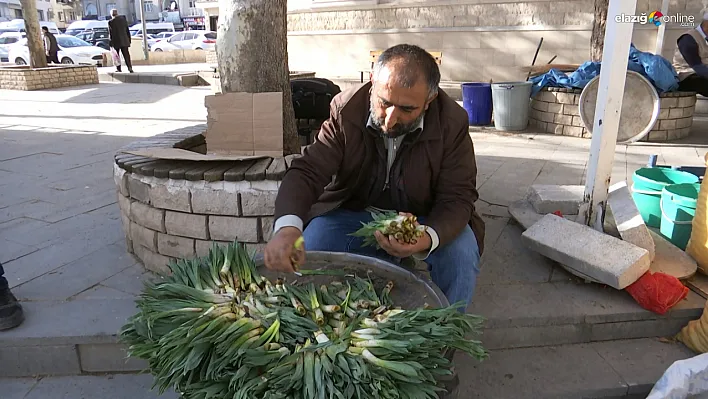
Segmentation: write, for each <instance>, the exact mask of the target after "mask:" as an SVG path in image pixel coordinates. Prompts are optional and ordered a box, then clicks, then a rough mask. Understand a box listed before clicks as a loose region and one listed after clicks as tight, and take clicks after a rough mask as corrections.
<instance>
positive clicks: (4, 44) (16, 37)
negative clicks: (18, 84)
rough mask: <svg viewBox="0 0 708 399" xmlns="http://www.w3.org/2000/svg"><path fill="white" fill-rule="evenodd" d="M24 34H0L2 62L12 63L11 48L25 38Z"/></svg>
mask: <svg viewBox="0 0 708 399" xmlns="http://www.w3.org/2000/svg"><path fill="white" fill-rule="evenodd" d="M25 36H26V34H25V33H24V32H5V33H2V34H0V62H10V60H9V57H10V46H11V45H13V44H15V43H17V42H19V41H20V40H22V38H24V37H25Z"/></svg>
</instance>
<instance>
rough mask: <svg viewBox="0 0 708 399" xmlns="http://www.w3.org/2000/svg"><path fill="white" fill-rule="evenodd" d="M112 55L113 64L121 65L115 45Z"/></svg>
mask: <svg viewBox="0 0 708 399" xmlns="http://www.w3.org/2000/svg"><path fill="white" fill-rule="evenodd" d="M111 57H113V65H114V66H120V55H119V54H118V52H117V51H116V49H114V48H113V47H111Z"/></svg>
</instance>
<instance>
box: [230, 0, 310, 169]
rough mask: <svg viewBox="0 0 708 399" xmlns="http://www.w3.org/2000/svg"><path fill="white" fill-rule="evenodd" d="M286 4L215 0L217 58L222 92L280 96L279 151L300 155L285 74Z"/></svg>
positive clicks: (265, 0) (279, 1)
mask: <svg viewBox="0 0 708 399" xmlns="http://www.w3.org/2000/svg"><path fill="white" fill-rule="evenodd" d="M286 12H287V0H220V1H219V27H218V34H217V43H216V56H217V61H218V65H219V66H218V68H219V77H220V83H221V90H222V92H224V93H226V92H246V93H263V92H282V93H283V152H284V155H290V154H299V153H300V140H299V137H298V135H297V127H296V125H295V112H294V111H293V104H292V94H291V90H290V70H289V68H288V44H287V41H288V37H287V33H288V31H287V19H286V17H287V14H286Z"/></svg>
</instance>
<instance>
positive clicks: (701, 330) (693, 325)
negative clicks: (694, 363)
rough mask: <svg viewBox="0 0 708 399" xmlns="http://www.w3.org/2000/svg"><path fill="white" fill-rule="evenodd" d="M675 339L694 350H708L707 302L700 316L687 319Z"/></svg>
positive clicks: (699, 351)
mask: <svg viewBox="0 0 708 399" xmlns="http://www.w3.org/2000/svg"><path fill="white" fill-rule="evenodd" d="M676 339H677V340H679V341H681V342H683V343H684V345H686V346H687V347H688V348H689V349H691V350H693V351H694V352H697V353H706V352H708V302H706V305H705V306H704V307H703V314H702V315H701V318H700V319H698V320H691V321H689V322H688V325H687V326H686V327H684V328H682V329H681V331H680V332H679V333H678V334H677V335H676Z"/></svg>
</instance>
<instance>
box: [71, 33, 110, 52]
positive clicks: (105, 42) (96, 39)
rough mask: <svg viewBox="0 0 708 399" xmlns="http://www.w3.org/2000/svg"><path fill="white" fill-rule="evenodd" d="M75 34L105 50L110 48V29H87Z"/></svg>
mask: <svg viewBox="0 0 708 399" xmlns="http://www.w3.org/2000/svg"><path fill="white" fill-rule="evenodd" d="M75 36H76V37H77V38H79V39H81V40H83V41H85V42H86V43H89V44H93V45H94V46H97V47H100V48H102V49H104V50H109V42H110V39H109V38H108V29H103V28H91V29H86V30H84V31H83V32H81V33H77V34H76V35H75Z"/></svg>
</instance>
